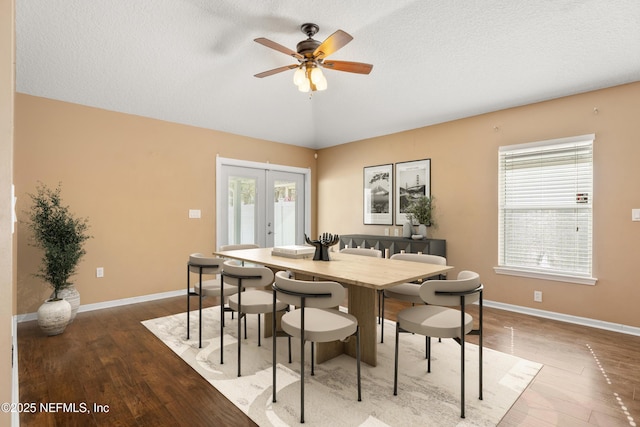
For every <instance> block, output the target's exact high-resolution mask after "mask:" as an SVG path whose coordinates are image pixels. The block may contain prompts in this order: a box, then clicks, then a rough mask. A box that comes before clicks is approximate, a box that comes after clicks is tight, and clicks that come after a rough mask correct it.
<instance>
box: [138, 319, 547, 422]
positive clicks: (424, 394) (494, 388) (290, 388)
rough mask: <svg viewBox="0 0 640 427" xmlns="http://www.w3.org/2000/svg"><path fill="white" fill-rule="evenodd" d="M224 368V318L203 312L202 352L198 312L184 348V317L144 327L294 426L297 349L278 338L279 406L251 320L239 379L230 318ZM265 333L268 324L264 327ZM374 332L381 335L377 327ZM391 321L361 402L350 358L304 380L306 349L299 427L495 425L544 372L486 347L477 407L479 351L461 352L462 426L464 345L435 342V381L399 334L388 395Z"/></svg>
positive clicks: (266, 350)
mask: <svg viewBox="0 0 640 427" xmlns="http://www.w3.org/2000/svg"><path fill="white" fill-rule="evenodd" d="M226 316H227V317H226V319H227V320H226V327H225V334H226V335H225V340H224V342H225V353H224V364H223V365H220V335H219V330H220V324H219V319H220V311H219V308H218V307H212V308H207V309H204V310H203V325H204V326H203V343H202V348H201V349H199V348H198V312H197V310H196V311H193V312H191V339H190V340H188V341H187V340H186V336H187V333H186V313H181V314H176V315H173V316H167V317H162V318H158V319H151V320H146V321H144V322H142V323H143V324H144V325H145V326H146V327H147V328H148V329H149V330H150V331H151V332H153V333H154V334H155V335H156V336H157V337H158V338H159V339H160V340H162V341H163V342H164V343H165V344H166V345H167V346H168V347H169V348H170V349H171V350H173V351H174V352H175V353H176V354H178V355H179V356H180V357H181V358H182V359H183V360H184V361H185V362H186V363H188V364H189V365H190V366H191V367H192V368H193V369H194V370H195V371H196V372H198V373H199V374H200V375H202V376H203V377H204V378H206V379H207V380H208V381H209V382H210V383H211V384H212V385H213V386H214V387H215V388H216V389H218V390H219V391H220V392H221V393H223V394H224V395H225V396H226V397H227V398H228V399H229V400H230V401H231V402H233V403H234V404H235V405H236V406H237V407H238V408H240V409H241V410H242V411H243V412H245V413H246V414H247V415H248V416H249V417H250V418H251V419H253V420H254V421H255V422H256V423H257V424H258V425H260V426H287V425H289V426H296V425H299V419H300V382H299V378H300V376H299V374H298V372H299V369H300V362H299V361H300V358H299V357H298V354H299V351H297V350H299V348H300V342H299V341H297V340H292V351H293V363H292V364H291V365H290V364H289V363H288V359H287V340H286V338H278V345H277V349H278V362H279V364H278V368H277V369H278V374H277V387H278V394H277V402H276V403H272V402H271V397H272V392H271V381H272V375H271V372H272V371H271V360H272V351H271V349H272V347H271V343H272V341H271V338H268V339H263V340H262V346H261V347H258V345H257V317H256V316H255V315H250V316H249V318H248V330H249V332H248V333H249V335H248V339H247V340H243V343H242V345H243V347H242V375H243V376H242V377H240V378H238V377H237V366H236V363H237V362H236V360H237V354H236V352H237V350H236V348H237V341H236V338H235V336H236V330H237V323H236V322H237V317H236V319H235V320H231V317H230V315H229V314H226ZM263 325H264V322H263ZM378 331H379V329H378ZM394 340H395V323H393V322H387V324H386V325H385V340H384V344H379V345H378V366H376V367H371V366H369V365H367V364H365V363H363V364H362V401H361V402H358V401H357V389H356V363H355V359H354V358H351V357H349V356H346V355H343V356H340V357H337V358H335V359H332V360H330V361H327V362H325V363H322V364H320V365H316V369H315V376H313V377H312V376H311V375H310V368H309V366H310V365H308V363H309V362H310V356H309V355H310V348H311V346H310V344H309V343H307V346H306V351H307V355H306V356H305V360H306V362H307V370H306V371H305V381H306V382H305V425H311V426H376V427H377V426H464V425H478V426H495V425H496V424H497V423H498V422H499V421H500V420H501V419H502V417H503V416H504V415H505V413H506V412H507V411H508V410H509V408H510V407H511V406H512V405H513V403H514V402H515V401H516V399H517V398H518V396H519V395H520V393H521V392H522V391H523V390H524V389H525V388H526V387H527V385H528V384H529V382H530V381H531V380H532V379H533V377H534V376H535V375H536V374H537V373H538V371H539V370H540V368H541V367H542V365H540V364H539V363H534V362H530V361H527V360H524V359H520V358H518V357H514V356H510V355H508V354H504V353H500V352H497V351H493V350H490V349H487V348H485V349H484V396H483V398H484V400H479V399H478V347H477V346H475V345H472V344H467V347H466V348H467V357H466V361H467V364H466V369H467V374H466V379H467V382H466V414H465V415H466V418H465V419H462V418H460V401H459V400H460V346H459V345H458V344H457V343H456V342H455V341H453V340H451V339H448V340H443V341H442V342H441V343H439V342H437V340H435V339H434V340H432V350H431V352H432V363H431V373H429V374H427V373H426V360H425V353H424V337H422V336H417V335H410V334H406V333H403V334H401V335H400V359H399V363H400V374H399V379H398V396H393V361H394Z"/></svg>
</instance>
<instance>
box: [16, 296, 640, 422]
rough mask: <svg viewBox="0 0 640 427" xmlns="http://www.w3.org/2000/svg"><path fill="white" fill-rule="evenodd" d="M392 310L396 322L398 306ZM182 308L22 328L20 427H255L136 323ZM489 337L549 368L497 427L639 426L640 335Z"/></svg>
mask: <svg viewBox="0 0 640 427" xmlns="http://www.w3.org/2000/svg"><path fill="white" fill-rule="evenodd" d="M205 301H206V303H207V306H208V305H212V304H215V303H216V300H215V299H211V298H209V299H205ZM386 308H387V316H388V318H391V319H394V318H395V317H394V315H393V313H395V312H396V311H397V310H398V309H399V308H400V305H398V303H394V302H393V301H391V300H388V302H387V305H386ZM185 309H186V303H185V298H184V297H181V298H169V299H165V300H160V301H152V302H146V303H140V304H133V305H128V306H122V307H117V308H111V309H104V310H97V311H93V312H86V313H79V314H78V316H77V317H76V320H75V321H74V322H73V323H72V324H71V325H69V326H68V327H67V329H66V331H65V332H64V334H62V335H59V336H56V337H46V336H44V335H43V334H42V333H41V332H40V330H39V328H38V325H37V322H35V321H33V322H25V323H21V324H19V325H18V360H19V373H20V402H22V403H29V402H34V403H36V404H37V405H38V410H37V411H36V412H35V413H22V414H21V416H20V423H21V425H22V426H38V427H40V426H64V427H67V426H83V427H84V426H253V425H255V424H254V423H253V422H252V421H251V420H250V419H249V418H247V417H246V416H245V415H244V414H243V413H242V412H241V411H240V410H239V409H237V408H236V407H235V406H234V405H233V404H231V403H230V402H229V401H227V400H226V398H224V397H223V396H222V395H221V394H219V393H218V392H217V391H216V390H215V389H214V388H213V387H212V386H211V385H209V383H207V382H206V381H205V380H204V379H203V378H202V377H200V375H198V374H197V373H196V372H195V371H193V370H192V369H191V368H190V367H189V366H188V365H186V364H185V363H184V362H183V361H182V360H181V359H180V358H179V357H178V356H176V355H175V354H174V353H173V352H172V351H171V350H169V349H168V348H167V347H166V346H165V345H164V344H162V343H161V342H160V341H159V340H158V339H157V338H156V337H155V336H154V335H153V334H151V333H149V332H148V331H147V329H146V328H145V327H144V326H142V324H141V323H140V321H142V320H146V319H151V318H155V317H161V316H166V315H169V314H175V313H180V312H183V311H185ZM472 314H474V315H475V313H472ZM484 331H485V339H484V342H485V346H486V347H489V348H492V349H495V350H499V351H502V352H505V353H510V354H513V355H516V356H519V357H523V358H526V359H529V360H533V361H536V362H540V363H543V364H544V367H543V368H542V370H541V371H540V373H539V374H538V376H537V377H536V378H535V379H534V381H533V382H532V383H531V385H530V386H529V388H528V389H527V390H525V392H524V393H523V394H522V395H521V396H520V398H519V399H518V401H517V402H516V403H515V405H514V406H513V407H512V408H511V410H510V411H509V412H508V413H507V415H506V416H505V418H504V419H503V420H502V422H501V423H500V424H499V425H500V426H536V427H540V426H596V425H597V426H636V425H638V424H640V366H639V365H640V337H635V336H629V335H624V334H619V333H614V332H607V331H602V330H598V329H592V328H588V327H582V326H577V325H572V324H567V323H562V322H557V321H552V320H547V319H541V318H537V317H530V316H526V315H521V314H517V313H511V312H507V311H502V310H497V309H490V308H485V329H484ZM475 340H476V337H471V338H470V341H473V342H476V341H475ZM389 383H390V384H391V383H392V378H390V379H389ZM41 403H43V404H49V405H48V406H47V409H48V411H49V412H45V411H41V410H40V409H41V408H40V404H41ZM72 403H75V404H76V409H77V410H78V411H79V412H77V413H73V412H69V410H70V409H73V408H72V407H70V406H67V407H66V408H65V407H63V406H62V405H63V404H67V405H69V404H72ZM85 404H86V409H87V410H88V411H90V412H91V413H90V414H87V413H84V412H86V411H85V406H83V405H85ZM94 404H96V405H98V406H95V407H94ZM56 411H57V412H56ZM107 411H108V412H107ZM469 421H472V420H469Z"/></svg>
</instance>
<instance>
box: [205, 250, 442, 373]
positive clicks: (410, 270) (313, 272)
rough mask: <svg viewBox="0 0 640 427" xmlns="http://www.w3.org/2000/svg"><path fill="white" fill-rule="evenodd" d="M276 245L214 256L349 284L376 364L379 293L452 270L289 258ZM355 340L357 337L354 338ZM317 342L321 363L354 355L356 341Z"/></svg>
mask: <svg viewBox="0 0 640 427" xmlns="http://www.w3.org/2000/svg"><path fill="white" fill-rule="evenodd" d="M272 250H273V248H257V249H241V250H234V251H217V252H214V255H217V256H220V257H223V258H230V259H236V260H241V261H245V262H250V263H254V264H260V265H264V266H266V267H269V268H271V269H272V270H274V272H277V271H282V270H288V271H290V272H292V273H294V275H295V277H296V278H297V279H302V280H314V279H321V280H332V281H336V282H339V283H341V284H342V285H343V286H345V287H347V295H348V296H347V309H348V311H349V313H351V314H353V315H354V316H355V317H356V318H357V319H358V324H359V326H360V346H361V358H362V361H363V362H365V363H367V364H369V365H371V366H376V364H377V343H378V339H377V326H376V315H377V311H376V296H377V292H378V291H381V290H383V289H387V288H391V287H393V286H395V285H398V284H401V283H406V282H413V281H416V280H420V279H424V278H427V277H432V276H437V275H439V274H443V273H446V272H447V271H450V270H452V269H453V267H451V266H446V265H437V264H427V263H422V262H411V261H402V260H395V259H386V258H375V257H368V256H361V255H353V254H345V253H340V252H330V260H329V261H314V260H313V259H312V257H305V258H289V257H285V256H280V255H274V254H272ZM351 341H354V340H351ZM351 341H350V342H348V343H342V342H334V343H323V344H321V343H318V345H317V346H316V349H317V350H316V360H317V362H318V363H322V362H323V361H326V360H328V359H331V358H333V357H335V356H337V355H339V354H342V353H347V354H349V355H351V356H354V357H355V343H354V342H351Z"/></svg>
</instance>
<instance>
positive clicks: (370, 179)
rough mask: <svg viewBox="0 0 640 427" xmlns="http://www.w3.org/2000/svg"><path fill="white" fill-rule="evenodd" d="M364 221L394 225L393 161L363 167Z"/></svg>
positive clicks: (366, 222)
mask: <svg viewBox="0 0 640 427" xmlns="http://www.w3.org/2000/svg"><path fill="white" fill-rule="evenodd" d="M362 176H363V183H362V187H363V198H362V200H363V206H362V212H363V222H364V224H365V225H393V163H389V164H385V165H377V166H366V167H365V168H364V169H363V174H362Z"/></svg>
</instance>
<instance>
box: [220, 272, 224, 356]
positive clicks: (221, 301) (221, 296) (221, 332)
mask: <svg viewBox="0 0 640 427" xmlns="http://www.w3.org/2000/svg"><path fill="white" fill-rule="evenodd" d="M220 364H221V365H222V364H224V278H223V276H222V275H220Z"/></svg>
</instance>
